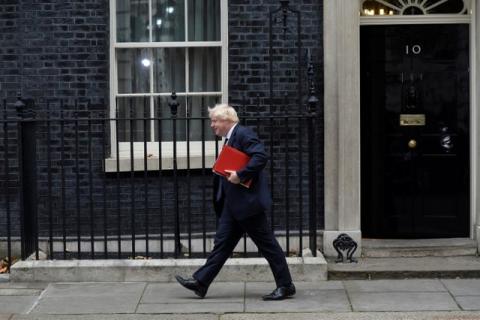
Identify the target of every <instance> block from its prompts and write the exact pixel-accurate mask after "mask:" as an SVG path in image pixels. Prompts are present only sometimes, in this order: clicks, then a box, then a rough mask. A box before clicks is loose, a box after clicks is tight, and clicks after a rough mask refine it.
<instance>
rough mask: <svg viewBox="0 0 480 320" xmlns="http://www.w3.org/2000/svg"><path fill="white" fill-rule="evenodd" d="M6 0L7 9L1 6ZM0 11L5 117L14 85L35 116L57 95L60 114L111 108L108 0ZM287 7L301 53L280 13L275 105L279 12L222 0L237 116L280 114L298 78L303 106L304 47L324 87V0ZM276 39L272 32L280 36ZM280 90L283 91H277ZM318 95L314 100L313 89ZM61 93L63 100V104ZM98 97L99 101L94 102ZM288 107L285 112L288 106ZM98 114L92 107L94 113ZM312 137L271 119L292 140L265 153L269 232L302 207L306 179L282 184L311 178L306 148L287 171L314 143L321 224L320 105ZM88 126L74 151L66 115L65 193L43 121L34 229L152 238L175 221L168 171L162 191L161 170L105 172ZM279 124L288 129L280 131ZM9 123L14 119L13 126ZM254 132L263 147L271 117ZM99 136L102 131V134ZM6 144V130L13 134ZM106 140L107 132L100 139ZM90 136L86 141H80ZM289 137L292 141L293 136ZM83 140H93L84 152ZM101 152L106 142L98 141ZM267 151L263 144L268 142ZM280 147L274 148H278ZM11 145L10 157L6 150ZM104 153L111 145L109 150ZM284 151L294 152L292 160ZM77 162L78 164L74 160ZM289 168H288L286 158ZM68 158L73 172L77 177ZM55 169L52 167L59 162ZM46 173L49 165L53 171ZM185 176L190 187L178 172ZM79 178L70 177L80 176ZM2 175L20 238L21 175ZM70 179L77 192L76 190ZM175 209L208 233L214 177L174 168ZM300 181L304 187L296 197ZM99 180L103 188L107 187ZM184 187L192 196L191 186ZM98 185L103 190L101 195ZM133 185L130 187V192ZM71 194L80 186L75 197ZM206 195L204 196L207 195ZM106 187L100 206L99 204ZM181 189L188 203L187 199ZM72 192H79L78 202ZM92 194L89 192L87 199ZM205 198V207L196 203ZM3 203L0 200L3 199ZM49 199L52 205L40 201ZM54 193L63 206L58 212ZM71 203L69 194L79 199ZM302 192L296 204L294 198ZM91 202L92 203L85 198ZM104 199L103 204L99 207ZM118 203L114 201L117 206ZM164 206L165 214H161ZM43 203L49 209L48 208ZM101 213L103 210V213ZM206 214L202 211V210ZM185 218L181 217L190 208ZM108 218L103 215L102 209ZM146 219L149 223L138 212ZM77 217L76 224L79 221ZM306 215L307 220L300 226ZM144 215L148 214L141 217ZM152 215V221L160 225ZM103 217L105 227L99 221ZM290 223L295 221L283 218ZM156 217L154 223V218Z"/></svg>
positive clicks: (55, 141) (273, 4) (26, 3)
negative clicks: (297, 16)
mask: <svg viewBox="0 0 480 320" xmlns="http://www.w3.org/2000/svg"><path fill="white" fill-rule="evenodd" d="M3 3H5V5H3ZM3 3H2V6H0V26H1V27H2V30H4V32H1V33H0V39H1V40H2V46H1V48H0V55H1V58H2V59H1V61H0V97H1V98H9V100H8V101H9V106H10V107H9V110H10V111H9V112H10V114H13V109H12V107H11V106H12V105H11V103H13V102H14V99H13V98H14V96H15V94H16V92H17V91H18V89H20V90H21V92H22V94H23V96H24V97H31V98H34V99H35V101H37V108H38V109H39V113H38V114H39V115H40V116H41V115H46V113H45V110H46V103H45V101H46V99H47V98H55V99H57V100H56V101H57V102H55V103H52V104H51V105H50V111H51V112H52V113H53V114H54V115H56V116H59V111H60V109H63V110H64V111H65V116H67V117H72V116H74V105H73V103H72V98H79V99H81V100H82V99H84V98H88V99H91V100H92V101H93V102H94V104H93V105H90V107H88V105H87V104H86V103H80V104H79V105H78V109H79V111H80V113H79V115H80V116H84V115H86V113H85V112H84V111H85V110H87V109H88V108H90V110H92V109H93V110H94V111H95V113H94V115H97V116H98V115H101V112H102V111H104V110H106V105H107V103H108V96H109V92H108V87H109V85H108V79H109V73H108V72H109V61H108V59H109V52H108V48H109V46H108V41H109V40H108V37H109V31H108V25H109V11H108V10H109V9H108V1H105V0H82V1H80V0H78V1H60V0H43V1H42V0H20V1H8V0H5V1H4V2H3ZM292 6H293V8H294V9H296V10H300V11H301V15H302V19H301V23H302V28H301V32H300V33H301V41H302V47H303V50H302V52H301V56H302V73H301V74H298V72H297V65H298V61H297V60H296V57H297V51H296V47H297V46H296V41H297V31H298V30H297V26H296V20H293V16H292V15H290V16H289V18H288V20H287V21H288V22H287V25H288V26H289V31H288V32H287V34H286V36H285V38H283V37H282V36H281V34H282V32H281V24H279V23H281V20H279V19H281V15H279V16H277V22H276V24H275V26H276V27H275V29H274V31H275V33H276V34H277V35H275V38H274V40H275V46H276V47H275V49H274V56H275V61H274V65H273V66H274V71H273V75H274V86H273V98H274V99H275V103H274V108H273V109H270V100H269V98H270V90H269V79H270V78H269V74H270V73H269V63H268V61H269V50H268V49H269V42H268V12H269V11H270V10H272V9H274V8H277V7H279V1H274V0H260V1H258V0H257V1H254V0H249V1H247V0H231V1H229V99H230V101H231V102H232V103H233V104H235V105H239V104H245V105H246V107H245V108H243V110H242V111H244V112H246V114H248V115H250V116H251V115H255V114H268V113H269V112H288V110H298V109H299V108H300V109H302V108H303V107H304V106H303V104H302V103H301V105H300V106H299V104H298V87H297V82H298V81H297V80H298V79H299V77H301V78H302V81H303V86H302V89H301V93H302V101H303V98H304V96H305V95H306V59H305V57H306V49H310V51H311V54H312V56H313V59H314V64H315V68H316V73H317V78H316V84H317V90H318V89H320V88H322V78H321V74H322V69H321V66H322V63H323V62H322V27H321V26H322V6H321V1H314V0H301V1H296V2H293V1H292ZM279 34H280V35H279ZM284 93H288V95H287V96H285V94H284ZM317 96H318V97H319V99H320V101H321V100H322V99H321V92H320V91H318V93H317ZM58 99H66V100H65V101H66V102H65V104H63V107H61V104H60V103H58ZM102 99H104V100H105V101H104V102H103V103H101V102H100V101H101V100H102ZM292 108H293V109H292ZM97 111H98V112H97ZM317 114H318V121H317V127H316V132H317V137H315V139H312V141H315V143H313V144H308V142H309V140H308V137H307V131H306V129H305V130H303V131H302V132H298V130H297V129H295V128H296V127H295V126H298V122H296V120H294V119H293V120H291V121H289V122H288V124H287V125H286V126H287V127H286V126H285V124H284V123H275V126H277V127H281V128H283V129H285V131H284V132H283V131H279V130H276V131H275V139H276V140H278V141H280V140H282V139H283V140H285V139H287V138H288V139H291V141H293V143H291V144H290V146H288V150H289V152H290V154H291V156H290V158H285V157H284V155H285V152H284V151H285V147H281V146H280V145H275V146H272V147H274V148H276V150H277V149H278V150H277V151H278V152H277V151H276V153H275V155H274V157H275V158H276V159H275V161H276V162H277V163H278V167H276V168H275V170H278V171H279V172H282V173H281V174H280V173H279V174H278V176H276V180H273V182H274V184H275V185H276V188H275V190H274V194H273V196H274V200H275V203H276V206H275V209H274V210H275V221H274V224H275V227H276V228H277V229H278V228H280V229H281V228H284V227H285V223H286V219H285V214H286V211H288V212H294V211H295V210H296V208H297V207H298V206H299V205H300V203H301V205H304V208H306V207H307V206H308V203H307V200H308V199H307V196H306V189H307V188H308V184H306V182H298V183H297V182H296V181H297V180H295V181H294V182H292V183H291V185H290V186H289V187H287V188H284V187H283V186H282V183H281V181H282V180H285V179H286V177H288V176H290V175H292V176H295V177H298V174H301V175H304V176H305V177H306V175H308V172H307V171H305V170H306V169H305V168H306V160H307V159H306V153H303V157H304V158H303V159H302V160H301V162H302V163H303V164H304V166H303V169H302V170H303V171H302V172H301V173H299V171H296V170H297V169H292V168H297V167H298V164H299V159H298V158H296V157H297V156H296V155H298V151H299V149H301V150H303V151H302V152H305V151H306V150H307V149H308V148H316V150H317V158H318V159H320V160H319V161H318V172H317V174H318V181H319V185H318V186H319V188H320V189H319V190H318V194H319V198H318V200H319V203H318V208H319V209H318V210H319V212H320V215H319V217H318V221H319V227H322V226H323V206H322V202H321V201H322V199H323V197H322V196H321V195H322V194H323V190H322V189H321V188H322V181H323V178H322V174H321V173H322V168H323V163H322V161H321V159H322V158H323V157H322V154H323V144H322V139H323V133H322V106H319V108H318V112H317ZM91 125H92V133H91V135H88V134H87V130H88V129H87V127H88V123H87V122H81V123H80V125H79V131H80V132H81V136H80V139H79V147H78V150H79V151H78V155H77V151H76V140H75V135H74V131H75V122H72V121H70V122H68V123H65V127H64V130H65V133H64V146H63V150H64V156H65V157H67V161H66V167H65V183H64V186H65V192H64V193H63V191H62V181H61V176H60V172H59V170H60V169H59V166H58V163H59V159H60V157H61V156H62V147H61V145H60V132H61V126H60V124H59V123H58V122H57V123H52V125H51V127H50V141H51V143H50V147H47V135H48V129H47V126H46V125H45V123H43V124H42V125H40V126H39V128H38V146H39V147H38V157H37V159H36V160H37V166H38V180H39V190H38V191H39V195H38V197H39V207H38V208H39V226H40V230H41V235H42V236H48V234H49V232H50V228H49V225H48V222H49V221H50V220H52V221H53V228H52V232H53V234H54V235H55V236H62V225H63V224H65V226H66V231H67V235H69V236H74V237H75V236H76V235H77V232H78V229H77V227H76V224H77V222H78V221H80V223H81V226H80V233H81V234H82V235H85V236H89V235H90V232H91V230H92V229H93V231H94V234H96V235H103V234H104V232H105V233H106V234H108V235H114V234H116V233H117V232H118V230H120V232H121V233H122V234H130V233H131V232H132V230H133V229H134V230H135V232H136V233H137V234H139V233H144V232H145V229H146V226H147V224H148V225H149V231H150V232H151V233H157V234H158V233H159V232H160V231H161V230H164V232H167V231H168V232H171V231H172V230H173V222H174V214H173V212H174V210H173V209H174V199H175V194H174V192H173V176H172V172H164V173H163V180H162V181H163V187H162V186H161V185H160V184H159V177H158V172H150V173H148V174H147V175H146V177H145V176H144V173H142V172H139V173H136V174H135V175H130V174H129V173H123V174H120V175H118V176H117V175H116V174H105V173H104V172H103V169H102V159H103V148H102V143H103V138H102V130H103V129H102V126H103V124H102V123H101V122H92V123H91ZM288 126H290V127H289V128H288ZM14 129H15V128H14V127H13V126H12V127H11V129H10V131H13V130H14ZM255 129H256V130H257V131H258V132H259V135H260V136H261V137H262V138H263V139H265V142H266V143H268V142H267V141H268V139H269V138H270V136H271V132H272V131H271V130H272V127H270V126H269V123H265V124H264V125H259V126H256V127H255ZM107 132H108V129H107ZM2 134H4V132H3V131H2V130H1V129H0V139H1V140H2V141H3V139H2V138H3V136H2ZM11 140H12V144H15V142H16V141H15V136H14V135H13V134H12V135H11ZM108 140H109V139H107V141H108ZM89 141H90V142H91V144H90V145H89ZM296 141H298V143H296ZM90 146H91V147H90ZM2 148H4V145H3V142H0V158H2V157H3V156H4V149H2ZM90 148H91V151H92V162H91V165H92V175H90V174H89V171H90V160H89V157H90V156H89V150H90ZM107 148H108V146H107ZM269 148H270V147H269ZM282 148H283V149H282ZM14 152H15V150H12V151H11V152H10V153H11V154H14ZM107 153H108V151H107ZM48 155H50V162H51V165H53V166H52V167H51V168H50V170H53V171H54V177H53V178H52V190H51V191H49V190H48V188H47V187H46V186H47V185H48V183H49V178H48V173H49V169H48ZM292 155H293V156H292ZM77 157H78V158H79V161H78V162H77V161H76V158H77ZM2 161H3V159H0V176H1V175H2V174H4V172H3V163H4V162H2ZM287 162H288V163H290V164H289V166H290V167H289V166H287V165H285V163H287ZM11 163H12V164H13V166H12V167H11V172H10V174H11V175H12V176H15V175H16V173H17V172H18V169H17V167H18V165H17V166H15V157H12V159H11ZM77 163H78V167H79V170H78V172H79V174H78V178H77V169H76V167H77ZM56 164H57V165H56ZM51 172H52V171H51ZM188 175H190V186H189V184H188V181H189V180H188V179H187V176H188ZM77 179H78V180H77ZM9 180H10V184H11V185H10V193H11V194H12V198H11V199H10V201H11V203H12V205H13V209H12V211H13V212H12V214H13V215H14V219H13V220H14V222H13V223H14V225H15V228H14V230H15V233H17V234H18V224H19V219H18V208H17V207H18V198H17V197H16V196H15V193H16V191H18V189H17V188H18V181H17V180H15V178H14V177H13V178H9ZM77 181H78V183H79V187H78V188H77V185H76V184H77ZM145 182H147V190H149V191H148V205H147V206H148V208H149V209H148V210H145V189H144V186H145ZM179 184H180V192H179V207H180V220H181V228H182V231H187V230H188V229H189V228H190V226H191V228H192V230H193V231H194V232H203V231H204V230H205V231H212V230H214V229H215V216H214V214H213V211H212V206H211V201H210V199H211V197H212V179H211V177H210V175H208V177H206V178H205V177H204V176H203V175H202V173H201V171H200V170H192V171H191V172H186V171H182V172H180V174H179ZM300 184H302V186H301V188H302V190H303V192H304V194H303V195H302V194H299V191H301V190H299V188H300ZM104 186H105V188H104ZM188 188H190V190H191V191H190V192H188V190H189V189H188ZM104 190H105V191H106V192H105V193H104ZM132 190H133V192H132ZM78 191H79V192H78ZM204 192H205V193H204ZM104 194H105V196H106V201H105V202H104ZM132 194H133V197H134V199H135V204H134V206H135V210H134V211H132V210H131V209H132V203H133V202H132V199H131V195H132ZM188 194H190V200H191V202H190V204H189V202H188V201H187V200H188ZM286 194H289V195H297V194H298V195H299V196H298V198H297V200H296V201H292V202H291V203H290V204H289V205H290V209H288V210H285V202H284V200H285V195H286ZM77 195H78V198H77ZM91 195H92V196H91ZM204 197H206V202H205V204H206V206H205V208H204V207H203V206H202V202H203V198H204ZM0 198H1V197H0ZM48 199H51V202H49V201H48ZM63 199H65V202H66V205H65V209H64V208H63V201H64V200H63ZM77 199H78V200H77ZM298 199H302V200H298ZM91 200H93V201H91ZM0 203H1V207H0V217H2V222H1V223H0V236H2V235H4V234H5V225H4V223H3V221H5V220H4V219H3V217H4V216H5V205H4V204H5V199H4V198H1V199H0ZM104 203H105V206H104ZM118 203H120V207H119V206H118ZM160 206H162V208H163V209H162V215H160ZM50 208H52V211H50ZM104 208H105V209H104ZM204 210H205V212H204ZM189 211H190V213H191V216H192V218H191V219H190V220H189V219H188V217H187V212H189ZM104 213H106V215H104ZM147 214H148V218H147ZM78 216H79V217H80V219H78ZM306 218H307V217H305V220H304V223H306V222H305V221H306ZM147 219H148V221H147ZM160 219H161V220H160ZM104 221H107V225H105V224H104ZM291 223H292V226H293V225H294V224H298V223H300V222H299V221H295V222H293V221H292V222H291ZM162 224H163V229H161V227H160V225H162Z"/></svg>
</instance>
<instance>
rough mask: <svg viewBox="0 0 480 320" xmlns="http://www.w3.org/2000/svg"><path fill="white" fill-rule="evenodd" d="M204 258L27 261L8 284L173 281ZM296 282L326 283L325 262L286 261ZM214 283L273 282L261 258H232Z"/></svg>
mask: <svg viewBox="0 0 480 320" xmlns="http://www.w3.org/2000/svg"><path fill="white" fill-rule="evenodd" d="M204 263H205V259H177V260H175V259H164V260H38V261H37V260H26V261H19V262H17V263H15V264H14V265H13V266H12V268H11V270H10V281H14V282H15V281H16V282H34V281H43V282H102V281H103V282H112V281H121V282H125V281H126V282H131V281H142V282H144V281H154V282H173V281H175V278H174V277H175V275H177V274H179V275H182V276H191V275H192V274H193V272H194V271H195V270H197V269H198V268H199V267H200V266H201V265H203V264H204ZM287 263H288V264H289V267H290V272H291V274H292V277H293V279H295V281H308V282H312V281H320V280H327V262H326V260H325V259H324V257H323V256H322V254H317V257H308V256H304V257H302V258H287ZM215 280H216V281H220V282H222V281H230V282H231V281H234V282H235V281H259V282H263V281H273V276H272V272H271V271H270V267H269V265H268V263H267V261H266V260H265V259H263V258H231V259H228V260H227V263H226V264H225V265H224V267H223V268H222V270H221V272H220V273H219V275H218V276H217V278H216V279H215Z"/></svg>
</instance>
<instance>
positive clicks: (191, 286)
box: [175, 276, 208, 298]
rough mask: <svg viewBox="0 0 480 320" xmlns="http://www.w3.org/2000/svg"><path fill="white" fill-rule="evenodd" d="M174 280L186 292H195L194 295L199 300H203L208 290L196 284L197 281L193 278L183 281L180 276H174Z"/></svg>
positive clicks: (198, 283)
mask: <svg viewBox="0 0 480 320" xmlns="http://www.w3.org/2000/svg"><path fill="white" fill-rule="evenodd" d="M175 279H177V281H178V283H180V284H181V285H182V286H184V287H185V288H187V289H188V290H192V291H193V292H195V294H196V295H197V296H199V297H200V298H204V297H205V295H206V294H207V289H208V288H207V287H205V286H204V285H202V284H201V283H200V282H198V281H197V279H194V278H188V279H184V278H182V277H181V276H175Z"/></svg>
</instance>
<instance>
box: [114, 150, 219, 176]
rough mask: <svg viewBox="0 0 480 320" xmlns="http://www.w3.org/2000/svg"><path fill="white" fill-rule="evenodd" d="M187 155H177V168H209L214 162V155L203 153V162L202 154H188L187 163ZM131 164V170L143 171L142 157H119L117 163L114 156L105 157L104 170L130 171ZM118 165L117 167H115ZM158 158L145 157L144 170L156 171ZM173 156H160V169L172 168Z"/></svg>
mask: <svg viewBox="0 0 480 320" xmlns="http://www.w3.org/2000/svg"><path fill="white" fill-rule="evenodd" d="M187 160H188V158H187V156H181V155H180V156H177V169H181V170H185V169H202V168H205V169H208V170H210V169H211V168H212V167H213V164H214V163H215V155H213V154H211V155H205V162H204V164H202V156H201V155H199V156H196V155H190V163H188V161H187ZM132 164H133V171H145V161H144V158H143V157H142V158H133V161H132V159H131V158H119V159H118V164H117V159H116V158H107V159H105V172H131V171H132ZM117 166H118V169H117ZM158 169H159V159H158V156H157V157H155V156H152V157H149V158H147V168H146V171H158ZM173 169H174V168H173V157H168V156H167V157H162V170H173Z"/></svg>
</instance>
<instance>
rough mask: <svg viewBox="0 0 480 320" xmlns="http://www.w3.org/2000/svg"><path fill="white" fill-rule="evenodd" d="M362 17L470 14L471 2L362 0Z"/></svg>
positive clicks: (460, 0)
mask: <svg viewBox="0 0 480 320" xmlns="http://www.w3.org/2000/svg"><path fill="white" fill-rule="evenodd" d="M360 1H361V12H360V13H361V15H362V16H383V15H385V16H388V15H390V16H393V15H432V14H469V11H470V10H469V9H470V6H471V0H360Z"/></svg>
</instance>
